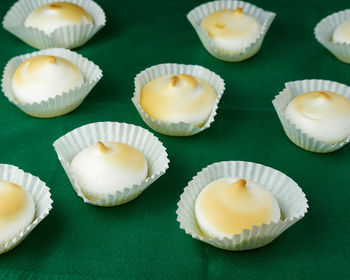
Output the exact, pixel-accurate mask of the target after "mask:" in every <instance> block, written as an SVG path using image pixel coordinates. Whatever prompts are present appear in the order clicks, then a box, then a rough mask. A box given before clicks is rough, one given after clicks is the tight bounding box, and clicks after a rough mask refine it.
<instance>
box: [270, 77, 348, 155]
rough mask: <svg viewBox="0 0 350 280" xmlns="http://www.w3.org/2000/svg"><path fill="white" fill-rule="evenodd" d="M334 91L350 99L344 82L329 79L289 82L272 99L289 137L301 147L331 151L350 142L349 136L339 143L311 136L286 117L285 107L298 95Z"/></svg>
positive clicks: (316, 150) (310, 149)
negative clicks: (330, 142) (331, 142)
mask: <svg viewBox="0 0 350 280" xmlns="http://www.w3.org/2000/svg"><path fill="white" fill-rule="evenodd" d="M318 90H323V91H333V92H336V93H338V94H341V95H343V96H344V97H346V98H348V99H350V88H349V87H348V86H346V85H344V84H340V83H337V82H332V81H327V80H302V81H294V82H288V83H286V84H285V89H284V90H283V91H281V92H280V93H279V94H278V95H276V96H275V98H274V100H273V101H272V103H273V106H274V107H275V110H276V112H277V114H278V117H279V119H280V121H281V124H282V126H283V129H284V131H285V133H286V134H287V136H288V138H289V139H290V140H291V141H292V142H293V143H294V144H296V145H297V146H299V147H300V148H303V149H305V150H307V151H311V152H317V153H329V152H333V151H336V150H338V149H340V148H341V147H343V146H344V145H345V144H347V143H349V142H350V132H349V137H347V138H346V139H344V140H343V141H341V142H339V143H333V144H329V143H324V142H322V141H319V140H317V139H315V138H313V137H310V136H309V135H308V134H307V133H306V132H305V131H302V130H301V129H299V128H298V127H296V125H295V124H294V123H293V122H292V121H291V120H289V119H288V118H286V115H285V109H286V107H287V105H288V104H289V103H290V102H291V101H292V100H293V99H294V98H295V97H297V96H298V95H301V94H303V93H305V92H309V91H318Z"/></svg>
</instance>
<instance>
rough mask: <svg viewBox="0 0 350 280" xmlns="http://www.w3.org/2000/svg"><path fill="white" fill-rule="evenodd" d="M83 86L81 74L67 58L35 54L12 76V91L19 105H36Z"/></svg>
mask: <svg viewBox="0 0 350 280" xmlns="http://www.w3.org/2000/svg"><path fill="white" fill-rule="evenodd" d="M83 83H84V77H83V74H82V73H81V71H80V70H79V69H78V68H77V67H76V66H75V65H74V64H72V63H71V62H70V61H68V60H67V59H64V58H61V57H55V56H51V55H38V56H33V57H31V58H28V59H26V60H25V61H24V62H22V64H21V65H19V66H18V68H17V69H16V71H15V73H14V74H13V77H12V90H13V94H14V97H15V99H17V101H19V102H21V103H34V102H38V103H39V102H41V101H43V100H48V99H49V98H50V97H51V98H54V97H55V96H56V95H59V94H62V93H64V92H68V91H69V90H70V89H73V88H75V87H78V86H81V85H82V84H83Z"/></svg>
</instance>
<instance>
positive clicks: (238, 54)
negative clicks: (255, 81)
mask: <svg viewBox="0 0 350 280" xmlns="http://www.w3.org/2000/svg"><path fill="white" fill-rule="evenodd" d="M237 8H242V9H243V12H244V13H247V14H249V15H251V16H253V17H255V18H256V19H257V20H258V21H259V22H260V24H261V32H260V34H259V36H258V37H257V38H256V40H255V41H254V42H252V43H251V44H250V45H249V46H248V47H245V48H241V49H227V48H223V47H222V46H219V45H217V44H216V43H215V42H214V41H213V40H212V39H211V38H210V37H209V35H208V32H207V31H206V30H205V29H204V28H203V27H202V26H201V23H202V21H203V19H204V18H205V17H206V16H208V15H209V14H211V13H213V12H215V11H218V10H223V9H237ZM275 16H276V14H275V13H273V12H269V11H264V10H263V9H261V8H258V7H257V6H254V5H252V4H250V3H247V2H243V1H213V2H208V3H206V4H202V5H200V6H198V7H196V8H194V9H193V10H191V11H190V12H189V13H188V14H187V19H188V20H189V21H190V23H191V24H192V26H193V28H194V29H195V30H196V32H197V34H198V36H199V39H200V40H201V41H202V43H203V45H204V47H205V48H206V50H207V51H208V52H209V53H210V54H211V55H213V56H214V57H216V58H218V59H221V60H224V61H229V62H238V61H242V60H245V59H248V58H250V57H252V56H253V55H254V54H256V53H257V52H258V51H259V49H260V47H261V44H262V42H263V40H264V37H265V35H266V32H267V31H268V29H269V27H270V25H271V23H272V21H273V19H274V18H275Z"/></svg>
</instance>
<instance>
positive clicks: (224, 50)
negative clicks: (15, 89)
mask: <svg viewBox="0 0 350 280" xmlns="http://www.w3.org/2000/svg"><path fill="white" fill-rule="evenodd" d="M71 4H73V5H75V7H72V5H71ZM60 5H61V6H62V5H63V6H62V7H59V6H60ZM58 8H61V9H68V10H72V11H73V12H74V13H80V17H79V18H74V17H71V19H69V20H67V19H66V18H64V19H63V17H64V16H62V15H59V13H58V15H56V14H55V15H54V13H53V12H52V11H54V12H55V13H57V11H58ZM79 9H80V10H79ZM77 10H78V12H77ZM275 16H276V14H275V13H273V12H270V11H265V10H263V9H261V8H259V7H257V6H255V5H252V4H250V3H247V2H243V1H213V2H208V3H205V4H202V5H200V6H198V7H196V8H194V9H193V10H191V11H190V12H189V13H188V14H187V18H188V20H189V21H190V23H191V24H192V26H193V28H194V29H195V31H196V32H197V34H198V36H199V38H200V40H201V42H202V43H203V45H204V47H205V48H206V49H207V51H208V52H209V53H210V54H212V55H213V56H214V57H216V58H218V59H221V60H225V61H230V62H237V61H242V60H245V59H248V58H250V57H251V56H253V55H254V54H256V53H257V52H258V50H259V49H260V47H261V45H262V42H263V39H264V37H265V35H266V33H267V31H268V29H269V27H270V25H271V23H272V21H273V19H274V18H275ZM51 18H53V20H56V22H55V23H52V20H51ZM105 24H106V17H105V14H104V12H103V10H102V9H101V7H100V6H99V5H97V4H96V3H95V2H94V1H92V0H67V1H65V2H57V1H55V0H45V1H40V0H32V1H27V0H20V1H18V2H16V3H15V4H14V5H13V6H12V7H11V9H10V10H9V11H8V12H7V14H6V15H5V17H4V20H3V27H4V28H5V29H6V30H8V31H9V32H11V33H12V34H14V35H15V36H17V37H19V38H20V39H22V40H23V41H24V42H26V43H27V44H29V45H31V46H33V47H35V48H38V49H47V48H53V47H58V48H67V49H72V48H76V47H79V46H82V45H83V44H85V43H86V42H87V41H88V40H89V39H90V38H91V37H92V36H93V35H94V34H95V33H96V32H98V31H99V30H100V29H101V28H102V27H103V26H104V25H105ZM349 29H350V10H344V11H340V12H337V13H334V14H332V15H330V16H328V17H326V18H324V19H323V20H321V21H320V22H319V23H318V24H317V25H316V27H315V37H316V39H317V40H318V41H319V42H320V43H321V44H322V45H323V46H325V47H326V48H327V49H328V50H329V51H330V52H332V53H333V54H334V55H335V56H336V57H337V58H339V59H340V60H341V61H343V62H346V63H350V38H349V36H348V35H347V34H348V32H349Z"/></svg>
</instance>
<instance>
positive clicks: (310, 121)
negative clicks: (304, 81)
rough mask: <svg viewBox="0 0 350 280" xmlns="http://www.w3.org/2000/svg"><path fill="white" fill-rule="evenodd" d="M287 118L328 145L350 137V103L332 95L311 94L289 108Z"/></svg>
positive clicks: (295, 101) (290, 104) (294, 102)
mask: <svg viewBox="0 0 350 280" xmlns="http://www.w3.org/2000/svg"><path fill="white" fill-rule="evenodd" d="M285 115H286V118H288V119H289V120H290V121H291V122H292V123H294V124H295V126H296V127H297V128H299V129H301V130H302V131H303V132H305V133H306V134H308V135H309V136H310V137H312V138H314V139H317V140H319V141H322V142H324V143H328V144H335V143H340V142H342V141H344V140H345V139H346V138H347V137H349V136H350V100H349V99H347V98H346V97H344V96H343V95H341V94H338V93H336V92H331V91H310V92H306V93H303V94H301V95H299V96H297V97H295V98H294V99H293V100H292V101H291V102H290V103H289V104H288V106H287V107H286V110H285Z"/></svg>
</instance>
